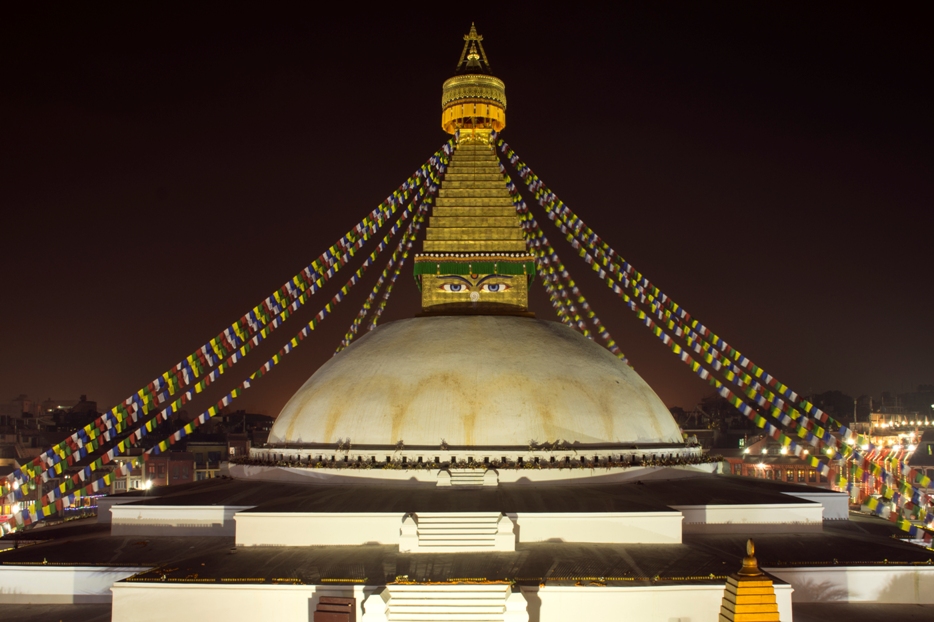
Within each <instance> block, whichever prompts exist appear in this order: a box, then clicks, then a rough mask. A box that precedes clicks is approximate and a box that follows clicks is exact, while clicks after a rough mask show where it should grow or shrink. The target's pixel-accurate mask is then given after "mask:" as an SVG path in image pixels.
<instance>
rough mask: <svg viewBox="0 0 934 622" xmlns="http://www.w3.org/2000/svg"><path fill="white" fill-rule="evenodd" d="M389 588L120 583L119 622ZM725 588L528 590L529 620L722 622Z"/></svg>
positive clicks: (116, 598) (198, 620)
mask: <svg viewBox="0 0 934 622" xmlns="http://www.w3.org/2000/svg"><path fill="white" fill-rule="evenodd" d="M380 590H381V588H370V587H368V588H364V587H362V586H353V587H351V586H348V587H343V588H330V587H327V588H325V587H320V586H317V587H316V586H310V585H271V584H270V585H234V584H232V585H223V584H214V583H212V584H187V583H117V584H115V585H114V586H113V614H112V616H113V617H112V620H113V622H164V621H165V620H173V622H186V621H189V620H190V621H191V622H203V621H204V620H225V622H256V620H266V619H274V620H277V622H308V621H310V620H311V618H312V615H311V614H312V612H313V611H314V609H315V606H316V604H317V600H318V598H319V597H320V596H344V597H354V598H356V599H357V619H358V620H360V619H361V617H362V615H363V610H362V604H363V601H364V599H365V598H366V597H367V596H368V595H369V594H371V593H374V592H378V591H380ZM723 591H724V587H723V586H722V585H675V586H655V587H653V586H640V587H589V586H582V587H571V586H560V587H559V586H545V587H528V588H526V587H523V588H522V595H523V596H524V597H525V598H526V600H527V601H528V603H529V605H528V613H529V622H567V620H623V619H625V620H638V621H639V622H672V621H677V622H718V616H719V613H720V603H721V601H722V599H723ZM791 592H792V590H791V587H790V586H788V585H776V586H775V594H776V598H777V601H778V608H779V615H780V617H781V620H782V622H793V619H792V610H791Z"/></svg>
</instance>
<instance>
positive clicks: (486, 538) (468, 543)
mask: <svg viewBox="0 0 934 622" xmlns="http://www.w3.org/2000/svg"><path fill="white" fill-rule="evenodd" d="M515 550H516V535H515V527H514V525H513V523H512V521H511V520H509V518H508V517H507V516H504V515H503V514H500V513H499V512H419V513H418V514H408V515H406V516H405V518H404V519H403V521H402V528H401V530H400V536H399V551H400V552H401V553H470V552H473V551H481V552H482V551H515Z"/></svg>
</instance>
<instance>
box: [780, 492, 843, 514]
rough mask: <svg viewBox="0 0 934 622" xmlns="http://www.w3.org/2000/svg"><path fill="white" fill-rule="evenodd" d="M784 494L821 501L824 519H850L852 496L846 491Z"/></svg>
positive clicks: (815, 501) (816, 501)
mask: <svg viewBox="0 0 934 622" xmlns="http://www.w3.org/2000/svg"><path fill="white" fill-rule="evenodd" d="M784 494H786V495H788V496H790V497H797V498H798V499H804V500H805V501H813V502H814V503H820V504H821V505H822V506H824V520H849V519H850V505H849V503H850V496H849V495H848V494H846V493H845V492H830V491H826V492H804V493H801V492H786V493H784Z"/></svg>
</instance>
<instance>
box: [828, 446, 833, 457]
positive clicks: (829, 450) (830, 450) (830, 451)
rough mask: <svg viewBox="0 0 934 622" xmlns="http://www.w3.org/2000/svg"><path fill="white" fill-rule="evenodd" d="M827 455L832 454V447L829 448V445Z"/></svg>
mask: <svg viewBox="0 0 934 622" xmlns="http://www.w3.org/2000/svg"><path fill="white" fill-rule="evenodd" d="M827 455H828V456H832V455H833V448H831V447H828V448H827Z"/></svg>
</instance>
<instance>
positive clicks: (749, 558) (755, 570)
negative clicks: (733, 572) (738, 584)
mask: <svg viewBox="0 0 934 622" xmlns="http://www.w3.org/2000/svg"><path fill="white" fill-rule="evenodd" d="M755 553H756V543H755V542H753V541H752V538H749V539H748V540H746V557H744V558H743V567H742V568H740V571H739V572H738V573H737V574H738V575H740V576H742V577H758V576H761V575H762V571H761V570H759V562H758V561H756V558H755Z"/></svg>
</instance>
